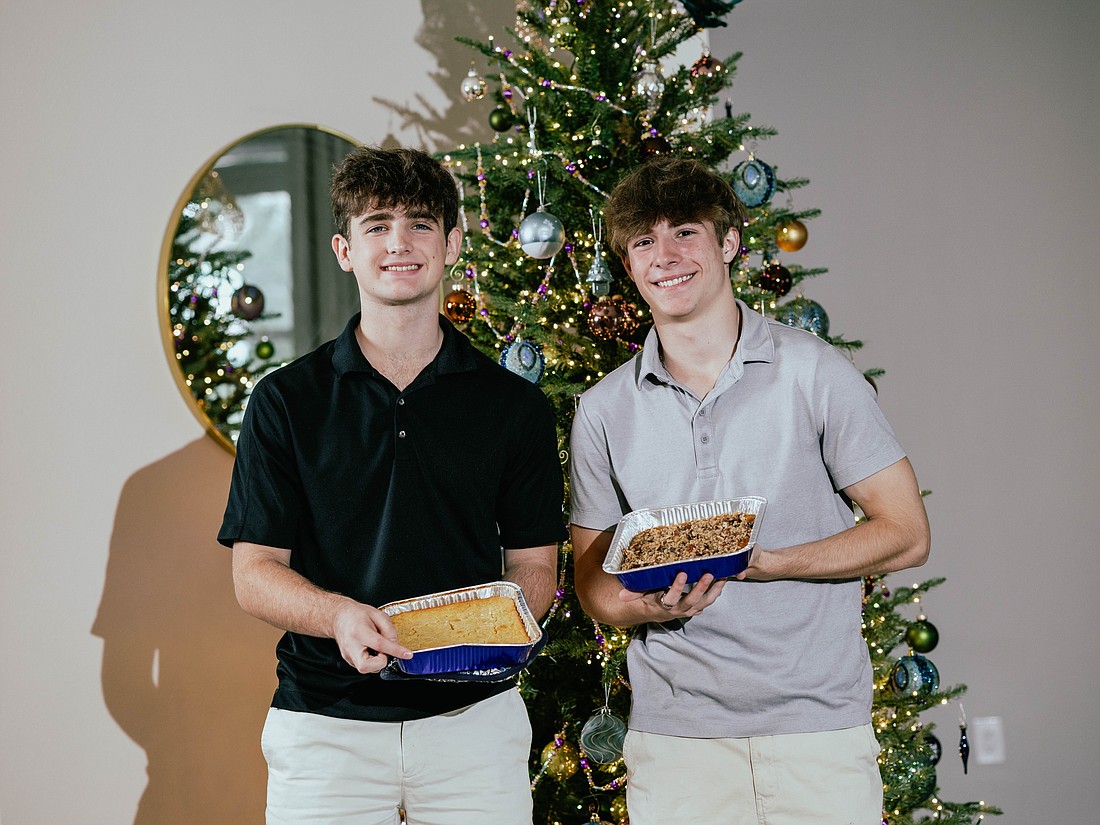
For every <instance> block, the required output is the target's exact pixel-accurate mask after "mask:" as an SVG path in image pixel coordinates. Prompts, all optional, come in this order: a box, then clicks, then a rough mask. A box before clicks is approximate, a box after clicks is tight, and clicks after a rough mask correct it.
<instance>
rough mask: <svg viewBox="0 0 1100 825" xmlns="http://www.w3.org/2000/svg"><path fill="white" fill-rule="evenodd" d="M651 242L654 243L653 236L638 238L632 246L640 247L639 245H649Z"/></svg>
mask: <svg viewBox="0 0 1100 825" xmlns="http://www.w3.org/2000/svg"><path fill="white" fill-rule="evenodd" d="M651 243H653V240H652V239H651V238H638V240H636V241H634V243H633V244H632V246H633V247H634V248H635V249H638V248H639V247H643V246H649V245H650V244H651Z"/></svg>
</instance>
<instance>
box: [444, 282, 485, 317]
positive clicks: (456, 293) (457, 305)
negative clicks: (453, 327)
mask: <svg viewBox="0 0 1100 825" xmlns="http://www.w3.org/2000/svg"><path fill="white" fill-rule="evenodd" d="M476 310H477V301H476V300H475V299H474V296H473V295H471V294H470V293H469V292H467V291H466V290H464V289H462V288H461V287H457V286H456V287H455V288H454V289H452V290H451V291H450V292H448V293H447V294H446V295H445V296H443V314H444V315H446V316H447V318H448V320H450V321H451V322H452V323H455V324H465V323H467V322H468V321H469V320H470V319H471V318H473V317H474V312H475V311H476Z"/></svg>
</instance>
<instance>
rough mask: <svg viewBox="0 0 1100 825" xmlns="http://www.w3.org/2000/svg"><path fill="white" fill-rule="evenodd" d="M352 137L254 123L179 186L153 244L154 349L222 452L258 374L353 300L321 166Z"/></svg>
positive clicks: (314, 338) (327, 335)
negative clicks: (158, 246)
mask: <svg viewBox="0 0 1100 825" xmlns="http://www.w3.org/2000/svg"><path fill="white" fill-rule="evenodd" d="M355 145H356V144H355V141H353V140H352V139H351V138H349V137H346V136H344V135H341V134H339V133H337V132H333V131H331V130H328V129H325V128H323V127H319V126H309V125H298V124H295V125H287V126H277V127H273V128H271V129H265V130H263V131H260V132H255V133H253V134H251V135H248V136H246V137H244V138H243V139H241V140H240V141H238V142H236V143H234V144H232V145H231V146H229V147H228V148H227V149H225V150H223V151H221V152H219V153H218V154H217V155H215V157H214V158H212V159H211V160H210V162H209V163H207V164H206V165H205V166H204V167H203V168H202V169H200V170H199V172H198V173H197V174H196V175H195V177H194V178H192V180H191V181H190V183H189V184H188V186H187V188H186V190H185V191H184V194H183V196H182V197H181V198H180V200H179V202H178V203H177V205H176V209H175V211H174V212H173V217H172V220H171V222H170V224H169V228H168V232H167V235H166V237H165V240H164V246H163V249H162V253H161V265H160V272H159V278H158V280H159V296H160V303H161V323H162V327H163V329H164V342H165V348H166V350H167V352H168V358H169V360H170V361H171V362H172V365H173V370H174V372H175V374H176V380H177V384H178V386H179V388H180V390H181V392H182V393H183V395H184V397H185V398H186V399H187V401H188V404H189V406H190V407H191V409H192V411H193V412H194V413H195V415H196V416H197V417H198V418H199V420H200V421H201V422H202V424H203V425H204V426H205V427H206V429H207V430H208V431H209V432H210V433H211V434H212V435H213V436H214V438H215V439H217V440H218V441H219V442H220V443H221V444H222V445H223V446H224V447H226V448H228V449H229V450H231V451H232V450H233V445H234V444H235V443H236V438H237V433H238V431H239V429H240V422H241V418H242V416H243V415H244V408H245V406H246V405H247V403H248V394H249V392H250V391H251V389H252V387H253V385H254V384H255V383H256V381H258V380H259V379H260V378H261V377H262V376H264V375H265V374H267V373H268V372H271V371H272V370H274V369H277V368H279V367H280V366H282V365H283V364H286V363H288V362H289V361H291V360H293V359H294V358H296V357H298V356H299V355H304V354H305V353H307V352H310V351H311V350H313V349H315V348H316V347H317V346H319V345H320V344H321V343H323V342H325V341H327V340H329V339H331V338H335V337H336V336H337V335H339V334H340V332H341V330H342V329H343V328H344V325H345V324H346V323H347V320H348V318H349V317H350V316H351V315H352V314H353V313H354V312H355V309H356V307H358V292H357V291H356V285H355V280H354V278H351V277H349V276H348V275H347V274H346V273H345V272H343V271H342V270H341V269H340V267H339V266H338V265H337V263H336V259H335V257H334V256H333V254H332V247H331V245H330V242H329V239H330V238H331V236H332V234H333V231H334V230H333V226H332V214H331V212H330V209H329V196H328V187H329V179H330V176H331V174H332V167H333V165H334V164H336V163H338V162H339V161H340V160H341V159H342V158H343V157H344V156H345V155H346V154H347V153H348V152H350V151H351V150H352V149H353V148H354V146H355Z"/></svg>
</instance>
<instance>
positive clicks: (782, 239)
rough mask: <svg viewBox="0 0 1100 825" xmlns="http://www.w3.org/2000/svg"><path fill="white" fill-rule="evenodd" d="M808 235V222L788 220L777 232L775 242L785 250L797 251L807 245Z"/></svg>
mask: <svg viewBox="0 0 1100 825" xmlns="http://www.w3.org/2000/svg"><path fill="white" fill-rule="evenodd" d="M808 237H809V232H808V231H807V230H806V224H804V223H802V221H800V220H797V219H796V220H792V221H788V222H787V223H785V224H783V225H782V226H780V227H779V228H778V229H777V230H776V232H775V242H776V243H777V244H778V245H779V248H780V249H782V250H783V251H784V252H797V251H798V250H800V249H801V248H802V247H804V246H805V245H806V240H807V238H808Z"/></svg>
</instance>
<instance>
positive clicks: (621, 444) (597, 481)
mask: <svg viewBox="0 0 1100 825" xmlns="http://www.w3.org/2000/svg"><path fill="white" fill-rule="evenodd" d="M604 220H605V223H606V225H607V229H608V234H609V239H610V245H611V248H612V249H613V250H614V251H615V252H616V253H617V254H618V255H619V256H620V257H621V258H622V260H623V264H624V265H625V267H626V270H627V272H628V273H629V275H630V277H631V278H632V279H633V280H634V282H635V284H636V285H637V287H638V290H639V292H640V293H641V295H642V297H643V298H644V299H645V301H646V302H647V303H648V304H649V307H650V310H651V311H652V315H653V329H652V330H651V331H650V333H649V336H648V338H647V339H646V342H645V347H644V349H643V350H642V351H641V352H640V353H639V354H638V355H637V356H635V357H634V358H633V359H632V360H630V361H629V362H627V363H626V364H624V365H622V366H621V367H619V368H618V369H617V370H615V371H614V372H612V373H611V374H609V375H608V376H607V377H606V378H604V379H603V380H602V381H601V382H600V383H599V384H598V385H597V386H595V387H593V388H592V389H590V390H588V391H587V392H586V393H585V394H584V395H583V396H582V397H581V401H580V405H579V408H578V410H577V415H576V418H575V420H574V424H573V433H572V484H571V493H572V510H571V517H570V520H571V522H572V525H571V530H572V539H573V549H574V554H575V568H576V589H577V594H578V596H579V597H580V600H581V604H582V605H583V606H584V608H585V610H586V611H587V612H588V613H589V614H591V615H592V616H593V617H594V618H595V619H597V620H599V621H602V622H606V623H608V624H612V625H616V626H620V627H631V626H633V627H637V631H636V634H635V637H634V639H633V641H632V642H631V644H630V648H629V651H628V663H629V673H630V681H631V686H632V689H633V707H632V710H631V718H630V732H629V734H628V736H627V741H626V746H625V756H626V763H627V768H628V771H629V774H628V776H629V784H628V789H627V806H628V808H629V812H630V821H631V823H632V825H656V823H662V825H663V824H664V823H668V822H680V821H688V820H689V819H690V821H692V822H694V823H696V824H697V825H707V823H715V824H716V825H717V823H723V825H729V823H742V822H744V823H748V822H752V823H756V822H765V821H766V822H767V823H769V825H802V824H803V823H815V825H816V823H858V825H873V823H874V824H876V825H877V823H879V822H880V821H881V807H882V784H881V779H880V776H879V771H878V763H877V754H878V744H877V742H876V741H875V738H874V733H873V731H872V729H871V724H870V710H871V694H872V673H871V664H870V660H869V656H868V653H867V648H866V645H865V643H864V642H863V639H862V637H861V635H860V618H861V617H860V604H861V595H862V590H861V587H862V585H861V577H862V576H864V575H866V574H870V573H887V572H892V571H896V570H901V569H904V568H907V567H913V566H917V565H920V564H923V563H924V561H925V559H926V558H927V556H928V549H929V534H928V522H927V517H926V515H925V511H924V505H923V503H922V501H921V497H920V492H919V489H918V486H917V482H916V479H915V477H914V474H913V470H912V467H911V466H910V464H909V461H908V459H906V457H905V454H904V453H903V452H902V450H901V448H900V447H899V445H898V443H897V441H896V439H895V437H894V434H893V432H892V431H891V429H890V427H889V425H888V424H887V422H886V420H885V418H884V417H883V415H882V413H881V411H880V410H879V408H878V405H877V404H876V402H875V397H874V392H873V390H872V388H871V386H870V385H869V384H868V382H867V381H865V380H864V378H863V376H862V375H861V374H860V373H859V372H858V371H857V370H856V369H855V368H854V367H853V366H852V364H851V363H850V362H849V361H848V360H847V359H846V358H845V357H844V356H843V355H842V354H841V353H840V352H839V351H838V350H836V349H835V348H834V347H832V346H830V345H829V344H827V343H826V342H824V341H821V340H820V339H818V338H817V337H815V336H814V335H812V334H810V333H808V332H804V331H802V330H799V329H794V328H791V327H788V326H785V325H783V324H779V323H776V322H774V321H770V320H768V319H765V318H764V317H763V316H761V315H760V314H758V313H756V312H754V311H753V310H751V309H750V308H749V307H748V306H746V305H745V304H744V303H742V302H741V301H738V300H737V299H736V298H735V296H734V293H733V289H732V286H731V282H730V278H729V267H730V264H731V262H732V261H734V259H735V258H736V257H737V255H738V251H739V246H740V234H739V230H740V228H741V227H742V226H743V225H744V210H743V207H742V206H741V204H740V203H739V202H738V200H737V198H736V196H735V195H734V194H733V191H732V190H731V189H730V187H729V185H728V183H726V181H725V180H723V179H722V178H721V177H720V176H718V175H717V174H715V173H713V172H712V171H710V170H709V169H707V168H706V167H705V166H703V165H702V164H700V163H698V162H696V161H692V160H685V159H679V158H673V157H668V156H662V157H658V158H656V159H654V160H652V161H650V162H649V163H646V164H644V165H643V166H641V167H639V168H638V169H637V170H635V171H634V172H633V173H631V174H630V175H629V176H628V177H627V178H625V179H624V180H623V181H622V182H621V183H620V184H619V186H618V187H616V189H615V191H614V192H613V193H612V195H611V199H610V202H609V203H608V205H607V207H606V208H605V210H604ZM742 495H760V496H764V497H766V498H767V499H768V507H767V512H766V515H765V518H764V519H763V521H762V525H761V530H760V533H759V536H758V544H757V549H756V550H755V551H754V553H753V555H752V559H751V562H750V564H749V567H748V568H747V569H746V570H745V572H744V573H742V574H741V575H739V576H738V577H737V578H738V579H739V580H738V581H730V582H726V581H715V580H713V579H712V577H710V576H709V575H708V576H704V577H703V579H702V580H701V581H699V582H698V583H697V584H696V585H695V586H694V587H691V588H688V587H685V584H684V578H685V577H684V576H683V574H681V575H680V576H679V577H678V578H677V580H676V582H675V583H674V584H673V585H672V586H671V587H669V588H668V589H667V590H664V591H658V592H651V593H632V592H629V591H626V590H624V589H623V588H622V587H621V586H620V584H619V582H618V580H617V579H616V578H615V577H613V576H611V575H609V574H607V573H605V572H604V571H603V570H602V569H601V566H600V565H601V562H602V561H603V559H604V556H605V555H606V553H607V549H608V546H609V545H610V541H611V536H612V531H613V529H614V527H615V524H616V522H617V521H618V520H619V519H620V518H621V517H622V516H623V515H624V514H626V513H628V512H630V511H631V510H635V509H638V508H642V507H665V506H673V505H679V504H686V503H691V502H696V501H705V500H709V499H720V498H732V497H737V496H742ZM845 498H847V499H850V500H851V501H854V502H855V503H857V504H858V505H859V506H860V508H861V509H862V510H863V513H864V515H865V516H866V518H865V520H864V521H863V522H861V523H860V524H859V525H856V526H853V523H854V519H853V514H852V510H851V508H850V507H849V505H848V504H847V502H846V501H845Z"/></svg>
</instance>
